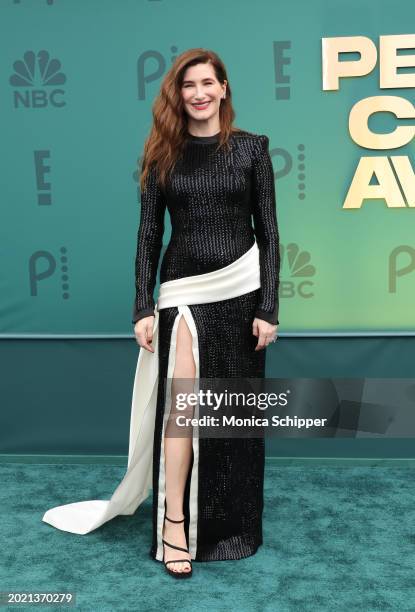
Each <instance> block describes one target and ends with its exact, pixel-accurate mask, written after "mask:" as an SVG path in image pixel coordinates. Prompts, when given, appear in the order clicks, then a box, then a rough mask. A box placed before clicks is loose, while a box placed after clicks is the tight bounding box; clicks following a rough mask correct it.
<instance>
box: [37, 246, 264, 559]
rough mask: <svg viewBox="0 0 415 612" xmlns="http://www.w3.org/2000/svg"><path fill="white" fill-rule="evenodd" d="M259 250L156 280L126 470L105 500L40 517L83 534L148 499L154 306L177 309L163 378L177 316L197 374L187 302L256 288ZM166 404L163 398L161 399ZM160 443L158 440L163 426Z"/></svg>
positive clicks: (193, 497) (193, 537) (193, 506)
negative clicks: (182, 320) (186, 328)
mask: <svg viewBox="0 0 415 612" xmlns="http://www.w3.org/2000/svg"><path fill="white" fill-rule="evenodd" d="M260 286H261V285H260V266H259V250H258V245H257V243H256V242H254V244H253V245H252V247H251V248H250V249H249V250H248V251H247V252H246V253H244V254H243V255H242V256H241V257H239V258H238V259H237V260H235V261H234V262H232V263H231V264H229V265H227V266H224V267H223V268H220V269H219V270H215V271H213V272H207V273H205V274H199V275H195V276H186V277H184V278H180V279H177V280H172V281H167V282H165V283H161V285H160V290H159V297H158V300H157V303H156V306H155V309H154V314H155V318H154V324H153V341H152V346H153V347H154V353H151V352H150V351H147V350H145V349H141V348H140V351H139V356H138V361H137V368H136V373H135V379H134V388H133V395H132V407H131V417H130V434H129V449H128V465H127V471H126V473H125V475H124V477H123V479H122V481H121V482H120V484H119V485H118V487H117V488H116V489H115V491H114V493H113V495H112V497H111V499H109V500H90V501H80V502H75V503H71V504H65V505H63V506H56V507H55V508H51V509H50V510H47V511H46V512H45V514H44V516H43V518H42V520H43V521H44V522H45V523H49V524H50V525H52V526H53V527H56V528H57V529H61V530H62V531H69V532H71V533H77V534H80V535H85V534H87V533H90V532H91V531H93V530H94V529H97V528H98V527H100V526H101V525H103V524H104V523H106V522H107V521H109V520H111V519H113V518H114V517H115V516H118V515H131V514H134V512H135V511H136V510H137V508H138V506H139V505H140V504H141V503H142V502H143V501H144V500H145V499H146V498H147V497H148V495H149V492H150V489H152V478H153V444H154V426H155V414H156V406H157V393H158V360H159V354H158V322H159V310H161V309H162V308H168V307H170V306H177V307H178V310H179V312H178V314H177V316H176V319H175V321H174V324H173V329H172V336H171V343H170V351H169V361H168V372H167V378H168V379H171V378H172V377H173V370H174V364H175V348H176V336H177V328H178V324H179V320H180V317H181V316H184V318H185V320H186V322H187V324H188V326H189V329H190V331H191V334H192V337H193V341H192V348H193V356H194V359H195V364H196V379H198V378H199V349H198V345H199V343H198V337H197V329H196V325H195V322H194V319H193V316H192V313H191V310H190V308H188V306H189V305H190V304H205V303H208V302H217V301H219V300H226V299H230V298H233V297H237V296H239V295H243V294H245V293H248V292H250V291H254V290H255V289H257V288H259V287H260ZM166 405H167V401H166ZM162 436H163V438H162V442H163V441H164V424H163V434H162ZM198 451H199V448H198V438H197V436H195V437H194V438H193V453H194V458H193V468H192V474H191V483H190V499H189V506H190V507H189V551H190V555H191V558H192V559H194V558H195V556H196V542H197V484H198V483H197V474H198V458H199V453H198ZM158 485H159V486H158V490H159V497H158V518H157V541H158V546H157V555H156V558H157V559H158V560H159V561H161V560H162V559H163V546H162V541H161V537H162V535H161V532H162V523H163V518H164V500H165V473H164V444H163V443H162V444H161V454H160V473H159V483H158Z"/></svg>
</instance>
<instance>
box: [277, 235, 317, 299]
mask: <svg viewBox="0 0 415 612" xmlns="http://www.w3.org/2000/svg"><path fill="white" fill-rule="evenodd" d="M280 256H281V267H282V266H283V263H284V259H286V263H287V267H288V270H289V276H290V277H291V279H293V280H291V279H290V280H289V279H288V278H285V280H284V281H283V282H281V287H280V294H281V295H282V296H283V297H295V296H299V297H303V298H311V297H313V295H314V293H313V292H312V288H313V286H314V283H313V281H312V277H313V276H314V275H315V274H316V268H315V266H313V264H312V263H310V261H311V255H310V253H309V251H303V250H301V249H300V247H299V245H298V244H296V243H295V242H290V243H289V244H287V246H286V247H284V246H283V245H280Z"/></svg>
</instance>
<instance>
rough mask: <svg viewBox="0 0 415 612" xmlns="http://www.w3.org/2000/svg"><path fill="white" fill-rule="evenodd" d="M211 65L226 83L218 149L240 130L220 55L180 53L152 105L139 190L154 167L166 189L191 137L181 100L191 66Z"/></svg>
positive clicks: (195, 51) (193, 51) (194, 51)
mask: <svg viewBox="0 0 415 612" xmlns="http://www.w3.org/2000/svg"><path fill="white" fill-rule="evenodd" d="M208 62H209V63H211V64H212V66H213V69H214V72H215V75H216V78H217V80H218V81H219V82H220V83H222V84H223V83H224V81H225V80H226V82H227V85H226V97H225V98H224V99H222V100H221V103H220V107H219V122H220V135H219V142H218V147H221V146H223V145H225V146H228V145H227V142H228V139H229V136H230V134H231V133H233V132H240V131H241V130H240V129H239V128H237V127H234V126H233V125H232V123H233V121H234V119H235V111H234V109H233V106H232V91H231V87H230V85H229V79H228V76H227V73H226V68H225V65H224V63H223V62H222V60H221V59H220V58H219V56H218V55H217V54H216V53H215V52H214V51H210V50H209V49H203V48H195V49H188V50H187V51H184V52H183V53H181V54H180V55H179V56H178V57H177V58H176V59H175V61H174V63H173V65H172V67H171V68H170V70H169V71H168V72H167V74H166V75H165V76H164V78H163V81H162V83H161V87H160V93H159V94H158V95H157V97H156V99H155V100H154V102H153V106H152V113H153V125H152V128H151V131H150V134H149V136H148V137H147V139H146V141H145V143H144V153H143V158H142V164H141V177H140V187H141V190H142V191H143V190H144V189H145V183H146V178H147V175H148V172H149V169H150V167H151V166H152V165H153V164H154V165H155V167H156V172H157V179H158V182H159V184H160V185H161V187H165V184H166V180H167V176H168V174H169V172H170V171H171V170H172V169H173V167H174V164H175V162H176V161H177V159H178V157H179V156H180V154H181V152H182V150H183V146H184V143H185V140H186V137H187V134H188V130H187V113H186V111H185V109H184V105H183V101H182V94H181V89H182V83H183V80H184V74H185V72H186V69H187V68H188V67H189V66H194V65H195V64H206V63H208Z"/></svg>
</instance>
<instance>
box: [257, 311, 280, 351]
mask: <svg viewBox="0 0 415 612" xmlns="http://www.w3.org/2000/svg"><path fill="white" fill-rule="evenodd" d="M252 333H253V334H254V336H256V337H257V338H258V344H257V345H256V347H255V350H256V351H260V350H261V349H264V348H265V347H267V346H268V344H269V343H270V342H275V341H276V339H277V337H278V336H277V325H272V323H268V321H264V320H263V319H258V318H256V317H255V319H254V321H253V323H252Z"/></svg>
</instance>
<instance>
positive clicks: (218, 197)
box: [43, 49, 280, 578]
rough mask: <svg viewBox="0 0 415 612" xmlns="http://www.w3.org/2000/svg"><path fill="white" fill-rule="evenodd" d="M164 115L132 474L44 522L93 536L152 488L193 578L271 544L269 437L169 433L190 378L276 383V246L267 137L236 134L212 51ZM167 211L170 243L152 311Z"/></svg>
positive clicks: (150, 223)
mask: <svg viewBox="0 0 415 612" xmlns="http://www.w3.org/2000/svg"><path fill="white" fill-rule="evenodd" d="M153 116H154V123H153V127H152V130H151V133H150V136H149V138H148V139H147V141H146V144H145V150H144V158H143V165H142V173H141V217H140V225H139V230H138V241H137V254H136V262H135V273H136V296H135V302H134V313H133V323H134V324H135V327H134V332H135V336H136V339H137V342H138V343H139V345H140V347H141V350H140V354H139V359H138V364H137V372H136V379H135V385H134V392H133V407H132V414H131V428H130V448H129V462H128V470H127V473H126V475H125V476H124V479H123V481H122V483H121V484H120V485H119V487H118V488H117V490H116V491H115V493H114V495H113V496H112V498H111V500H110V501H109V502H104V501H96V500H95V501H92V502H80V503H77V504H68V505H66V506H60V507H58V508H54V509H51V510H49V511H48V512H47V513H46V514H45V516H44V518H43V520H44V521H45V522H49V523H50V524H52V525H54V526H55V527H58V528H60V529H65V530H67V531H72V532H76V533H88V532H89V531H91V530H93V529H96V528H97V526H99V525H101V524H102V523H104V522H105V521H108V520H110V519H111V518H113V517H114V516H116V515H117V514H132V513H133V512H134V511H135V510H136V508H137V507H138V505H139V504H140V503H141V502H142V501H143V499H145V498H146V496H147V495H148V491H149V488H150V486H151V483H152V489H153V541H152V546H151V550H150V555H151V557H152V558H154V559H156V560H159V561H163V562H164V564H165V567H166V570H167V571H168V572H169V574H171V575H172V576H174V577H176V578H185V577H190V576H191V575H192V563H191V561H192V559H194V560H197V561H209V560H212V561H213V560H225V559H241V558H243V557H247V556H250V555H252V554H254V553H255V552H256V550H257V548H258V547H259V546H260V545H261V544H262V510H263V477H264V440H263V438H227V439H223V438H213V437H211V438H208V437H207V438H203V439H202V438H200V439H199V438H198V437H197V436H196V435H192V432H190V435H188V436H183V435H181V436H180V437H174V435H173V434H172V433H171V432H170V427H171V420H172V417H174V414H175V411H174V409H173V406H174V401H173V400H174V399H175V398H176V394H177V392H178V391H183V390H184V389H185V388H186V382H187V383H190V386H189V385H188V386H187V388H186V390H188V389H190V388H191V383H192V382H193V381H195V380H198V379H199V378H215V379H216V378H219V377H220V378H229V377H238V378H243V377H249V378H263V377H264V376H265V354H266V353H265V350H264V349H266V347H267V346H268V344H269V343H270V342H272V341H275V339H276V331H277V324H278V323H279V321H278V287H279V269H280V256H279V238H278V228H277V219H276V211H275V187H274V172H273V168H272V162H271V159H270V155H269V152H268V138H267V136H265V135H256V134H253V133H250V132H247V131H244V130H240V129H237V128H235V127H232V121H233V119H234V111H233V108H232V103H231V90H230V86H229V82H228V79H227V75H226V70H225V67H224V65H223V63H222V62H221V60H220V59H219V57H218V56H217V55H216V54H215V53H213V52H212V51H208V50H205V49H190V50H188V51H186V52H184V53H183V54H181V55H180V56H179V57H178V58H177V59H176V60H175V62H174V64H173V65H172V67H171V69H170V70H169V72H168V73H167V74H166V76H165V78H164V80H163V83H162V85H161V91H160V94H159V96H158V97H157V99H156V101H155V103H154V106H153ZM166 208H168V210H169V213H170V218H171V225H172V235H171V239H170V242H169V244H168V247H167V250H166V252H165V254H164V256H163V259H162V262H161V269H160V281H161V284H160V291H159V296H158V301H157V304H155V303H154V299H153V291H154V287H155V281H156V274H157V268H158V263H159V256H160V251H161V246H162V237H163V232H164V216H165V210H166ZM251 216H252V218H253V221H254V224H253V226H252V223H251ZM166 381H170V385H166V384H165V383H166ZM166 415H167V417H169V416H170V419H168V420H167V421H166ZM151 442H152V443H153V444H151ZM150 450H151V457H150ZM187 543H189V547H188V546H187ZM178 551H180V552H178Z"/></svg>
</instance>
